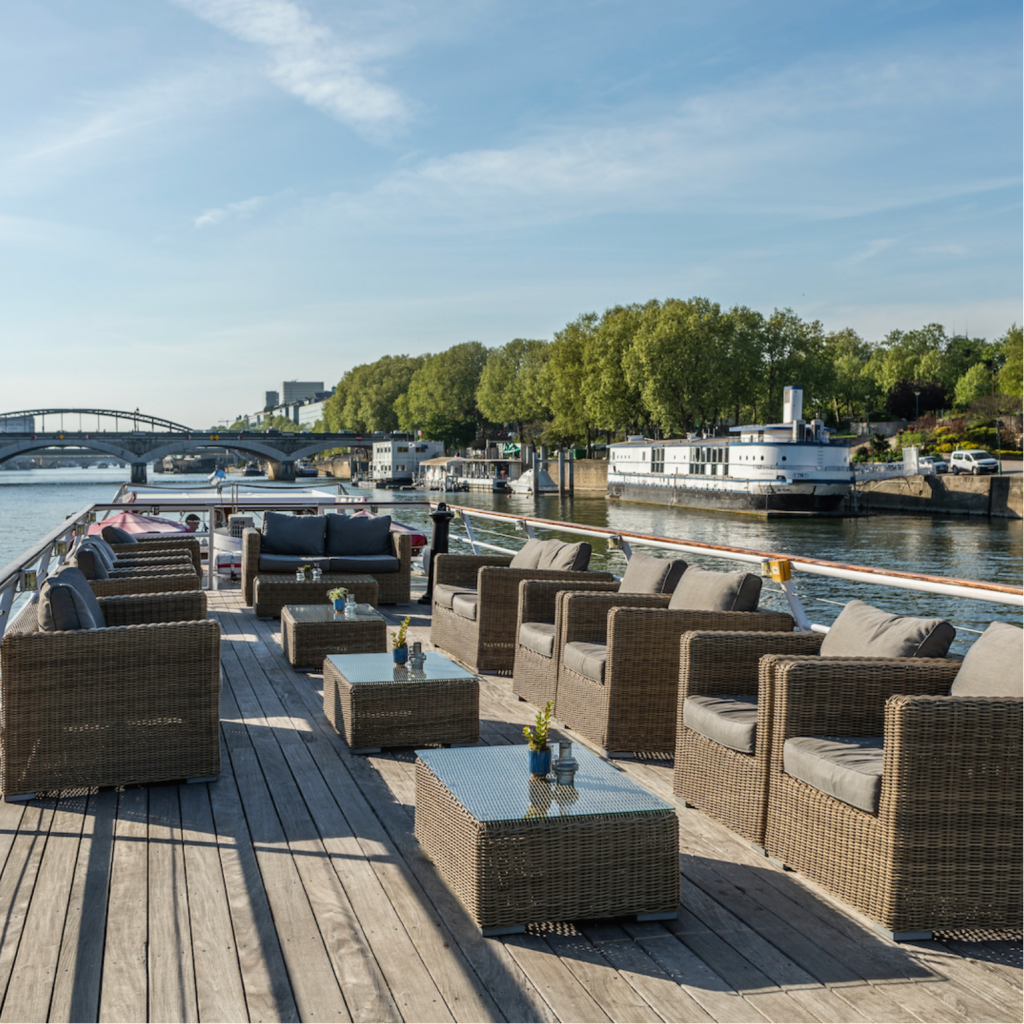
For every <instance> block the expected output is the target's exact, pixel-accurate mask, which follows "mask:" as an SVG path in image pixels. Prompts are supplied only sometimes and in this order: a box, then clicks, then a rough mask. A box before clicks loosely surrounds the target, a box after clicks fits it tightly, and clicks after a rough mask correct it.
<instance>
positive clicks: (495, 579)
mask: <svg viewBox="0 0 1024 1024" xmlns="http://www.w3.org/2000/svg"><path fill="white" fill-rule="evenodd" d="M589 561H590V545H589V544H586V543H580V544H563V543H561V542H560V541H557V540H552V541H539V540H534V539H531V540H529V541H527V542H526V544H525V545H524V546H523V548H522V550H521V551H520V552H519V553H518V554H517V555H515V556H509V555H451V554H444V555H438V556H437V557H436V558H435V560H434V592H433V601H432V608H431V621H430V641H431V643H433V644H434V645H435V646H436V647H439V648H441V650H443V651H447V652H448V653H449V654H452V655H454V656H455V657H456V658H458V659H459V660H460V661H461V662H462V663H463V664H464V665H468V666H470V667H471V668H473V669H475V670H477V671H480V672H506V673H507V672H511V671H512V669H513V666H514V662H515V654H516V643H517V630H518V617H519V585H520V583H522V582H523V581H524V580H545V581H548V582H559V583H560V584H561V585H562V589H565V588H567V587H574V586H576V585H577V584H579V583H582V584H583V585H588V584H590V583H593V582H604V583H614V582H615V578H614V577H613V576H612V574H611V573H606V572H588V571H587V568H586V567H587V565H588V564H589Z"/></svg>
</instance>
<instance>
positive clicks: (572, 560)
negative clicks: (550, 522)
mask: <svg viewBox="0 0 1024 1024" xmlns="http://www.w3.org/2000/svg"><path fill="white" fill-rule="evenodd" d="M590 551H591V548H590V545H589V544H588V543H587V542H586V541H580V542H579V544H563V543H562V542H561V541H558V540H549V541H545V543H544V550H543V551H542V552H541V556H540V558H539V559H538V560H537V568H538V569H554V570H557V571H559V572H584V571H585V570H586V568H587V566H588V565H589V564H590Z"/></svg>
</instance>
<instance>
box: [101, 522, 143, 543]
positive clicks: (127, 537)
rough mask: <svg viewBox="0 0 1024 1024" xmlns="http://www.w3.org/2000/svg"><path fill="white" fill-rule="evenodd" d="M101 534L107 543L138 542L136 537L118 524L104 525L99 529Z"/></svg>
mask: <svg viewBox="0 0 1024 1024" xmlns="http://www.w3.org/2000/svg"><path fill="white" fill-rule="evenodd" d="M100 534H101V536H102V537H103V539H104V540H105V541H106V542H107V543H108V544H138V543H139V542H138V539H137V538H135V537H133V536H132V535H131V534H130V533H129V532H128V531H127V530H122V529H121V527H120V526H104V527H103V529H102V530H101V531H100Z"/></svg>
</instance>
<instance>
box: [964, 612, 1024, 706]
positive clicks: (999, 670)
mask: <svg viewBox="0 0 1024 1024" xmlns="http://www.w3.org/2000/svg"><path fill="white" fill-rule="evenodd" d="M1022 642H1024V630H1021V629H1019V628H1018V627H1017V626H1012V625H1011V624H1010V623H1009V622H993V623H992V625H991V626H989V627H988V629H986V630H985V632H984V633H982V634H981V636H980V637H978V639H977V640H975V641H974V643H973V644H971V649H970V650H969V651H968V652H967V656H966V657H965V658H964V663H963V664H962V665H961V666H960V671H959V672H957V674H956V679H954V680H953V685H952V686H951V687H950V688H949V692H950V695H951V696H953V697H1024V653H1022V651H1024V648H1022V646H1021V645H1022Z"/></svg>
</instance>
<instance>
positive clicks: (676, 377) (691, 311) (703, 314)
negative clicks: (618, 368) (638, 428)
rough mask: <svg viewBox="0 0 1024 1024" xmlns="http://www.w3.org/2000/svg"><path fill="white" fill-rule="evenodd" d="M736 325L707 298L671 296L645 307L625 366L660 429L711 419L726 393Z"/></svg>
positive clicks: (675, 428)
mask: <svg viewBox="0 0 1024 1024" xmlns="http://www.w3.org/2000/svg"><path fill="white" fill-rule="evenodd" d="M732 330H733V324H732V322H731V321H730V319H729V317H728V315H727V314H723V313H722V310H721V308H720V307H719V305H718V303H716V302H711V301H710V300H709V299H704V298H692V299H688V300H686V301H685V302H684V301H681V300H680V299H668V300H666V301H665V302H664V304H662V306H661V307H660V308H658V309H653V308H651V309H647V310H645V312H644V315H643V317H642V321H641V324H640V329H639V330H638V331H637V333H636V335H635V337H634V339H633V345H632V347H631V348H630V349H629V351H628V353H627V354H626V357H625V359H624V368H625V371H626V377H627V379H628V380H629V382H630V383H631V384H632V385H633V386H635V387H637V388H638V389H639V391H640V394H641V395H642V397H643V401H644V404H645V405H646V406H647V407H648V408H649V409H650V411H651V413H652V415H653V417H654V419H655V421H656V423H657V424H658V425H659V427H660V428H661V429H662V430H665V431H673V432H675V431H688V430H691V429H692V428H693V427H694V426H698V425H700V426H711V425H712V423H713V422H714V420H715V419H716V417H717V415H718V411H719V409H721V408H722V405H723V400H724V398H725V396H726V392H725V377H726V374H727V373H728V366H727V355H728V350H729V340H730V335H731V333H732Z"/></svg>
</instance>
